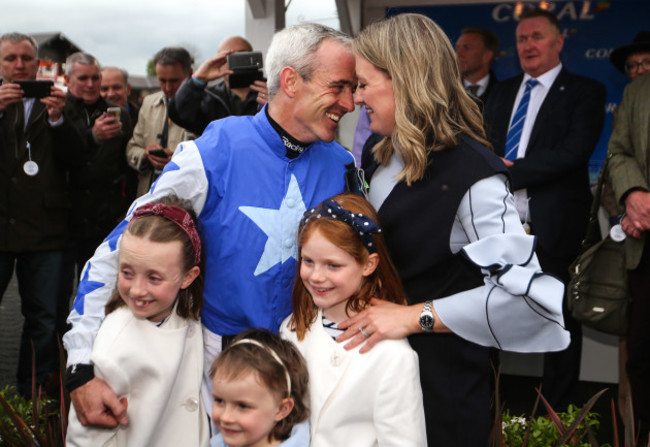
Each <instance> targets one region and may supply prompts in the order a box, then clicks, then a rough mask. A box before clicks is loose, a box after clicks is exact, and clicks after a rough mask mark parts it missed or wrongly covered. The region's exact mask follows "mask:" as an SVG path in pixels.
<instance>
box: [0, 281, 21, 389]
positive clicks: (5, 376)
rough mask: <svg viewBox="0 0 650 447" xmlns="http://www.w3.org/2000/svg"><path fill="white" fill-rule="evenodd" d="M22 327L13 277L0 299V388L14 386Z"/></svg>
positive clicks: (18, 298) (18, 299) (16, 286)
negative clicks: (0, 299)
mask: <svg viewBox="0 0 650 447" xmlns="http://www.w3.org/2000/svg"><path fill="white" fill-rule="evenodd" d="M22 327H23V316H22V315H21V313H20V297H19V296H18V283H17V282H16V278H15V277H14V278H13V279H12V280H11V282H10V283H9V287H8V288H7V291H6V292H5V294H4V297H2V301H0V388H4V387H5V386H6V385H13V386H16V367H17V366H18V344H19V341H20V332H21V330H22Z"/></svg>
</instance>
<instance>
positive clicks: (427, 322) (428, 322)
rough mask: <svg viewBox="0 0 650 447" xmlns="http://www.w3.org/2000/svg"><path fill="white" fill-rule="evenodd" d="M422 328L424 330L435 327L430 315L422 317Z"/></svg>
mask: <svg viewBox="0 0 650 447" xmlns="http://www.w3.org/2000/svg"><path fill="white" fill-rule="evenodd" d="M420 326H422V327H423V328H432V327H433V317H432V316H430V315H422V316H421V317H420Z"/></svg>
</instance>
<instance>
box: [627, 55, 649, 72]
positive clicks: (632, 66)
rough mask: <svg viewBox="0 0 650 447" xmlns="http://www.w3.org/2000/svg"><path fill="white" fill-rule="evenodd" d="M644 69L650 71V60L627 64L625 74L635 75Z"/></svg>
mask: <svg viewBox="0 0 650 447" xmlns="http://www.w3.org/2000/svg"><path fill="white" fill-rule="evenodd" d="M640 67H643V69H644V70H648V71H650V58H647V59H643V60H642V61H639V62H626V63H625V72H626V73H628V74H629V73H635V72H637V71H639V68H640Z"/></svg>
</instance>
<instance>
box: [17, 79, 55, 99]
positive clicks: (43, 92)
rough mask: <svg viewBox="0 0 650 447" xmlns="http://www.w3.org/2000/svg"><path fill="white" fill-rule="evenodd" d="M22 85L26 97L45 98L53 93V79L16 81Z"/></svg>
mask: <svg viewBox="0 0 650 447" xmlns="http://www.w3.org/2000/svg"><path fill="white" fill-rule="evenodd" d="M14 82H15V83H16V84H18V85H20V88H21V89H22V90H23V92H24V93H23V96H24V97H25V98H45V97H47V96H50V95H51V94H52V86H53V85H54V82H52V81H14Z"/></svg>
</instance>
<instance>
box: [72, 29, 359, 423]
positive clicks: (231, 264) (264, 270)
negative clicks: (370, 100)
mask: <svg viewBox="0 0 650 447" xmlns="http://www.w3.org/2000/svg"><path fill="white" fill-rule="evenodd" d="M266 60H267V75H268V91H269V98H268V104H267V105H266V106H265V107H264V108H263V109H262V110H261V111H260V112H259V113H258V114H257V115H255V116H241V117H229V118H224V119H222V120H218V121H214V122H212V123H211V124H210V125H209V126H208V127H207V128H206V130H205V132H204V133H203V135H202V137H201V138H199V139H197V140H195V141H187V142H184V143H181V144H180V145H179V147H178V149H177V150H176V152H175V153H174V156H173V158H172V160H171V162H170V163H168V164H167V166H166V167H165V170H164V171H163V173H162V175H161V176H160V177H159V178H158V180H157V181H156V182H155V183H154V184H153V185H152V187H151V190H150V192H149V193H148V194H146V195H144V196H142V197H140V198H139V199H137V200H136V201H135V202H134V204H133V205H132V206H131V208H130V211H129V214H128V215H127V217H126V219H125V220H124V222H122V223H121V224H120V225H118V226H117V227H116V228H115V230H113V232H112V233H111V234H110V235H109V236H108V237H107V238H106V239H105V240H104V242H103V243H102V244H101V245H100V246H99V247H98V249H97V251H96V252H95V255H94V256H93V257H92V258H91V259H90V260H89V261H88V263H87V264H86V266H85V268H84V270H83V273H82V278H81V280H80V284H79V290H78V293H77V297H76V299H75V302H74V306H73V310H72V312H71V314H70V317H69V319H68V321H69V322H70V323H71V324H72V329H71V330H70V331H69V332H68V333H67V334H66V335H65V337H64V345H65V348H66V350H67V352H68V371H67V374H66V385H67V387H68V389H69V390H70V392H71V398H72V402H73V404H74V407H75V409H76V412H77V415H78V417H79V419H80V421H81V422H82V424H83V425H90V426H98V427H115V426H117V424H126V423H128V418H127V414H126V405H125V404H126V402H124V400H122V401H120V400H118V398H117V396H116V395H115V393H114V392H113V391H112V390H111V389H110V388H109V387H108V385H106V383H105V382H103V381H102V380H101V379H99V378H96V377H94V374H93V367H92V365H91V364H90V354H91V350H92V346H93V340H94V337H95V334H96V333H97V330H98V328H99V326H100V324H101V322H102V319H103V317H104V305H105V304H106V301H107V300H108V298H109V296H110V295H111V293H112V291H113V289H114V287H115V283H116V278H117V272H118V248H119V238H120V236H121V234H122V232H123V230H124V228H125V227H126V225H127V223H128V220H129V219H130V218H131V215H132V213H133V210H134V209H135V208H137V207H138V206H140V205H142V204H144V203H147V202H151V201H153V200H156V199H158V198H160V197H162V196H165V195H168V194H171V193H174V194H176V195H177V196H179V197H181V198H184V199H187V200H190V201H191V202H192V204H193V207H194V210H195V211H196V213H197V215H198V218H199V219H198V223H199V232H200V234H201V237H202V239H203V246H204V247H205V253H206V258H205V272H206V275H205V277H206V281H205V287H204V294H203V298H204V302H203V311H202V317H201V318H202V323H203V326H204V341H205V349H204V351H205V352H204V354H205V355H204V364H205V366H206V368H205V369H206V373H205V374H206V377H207V373H208V369H209V367H210V365H211V363H212V361H213V359H214V358H215V357H216V355H217V354H218V353H219V352H220V351H221V349H222V346H224V345H225V344H226V343H227V342H228V341H229V340H230V338H231V336H234V335H236V334H237V333H239V332H241V331H242V330H244V329H247V328H250V327H265V328H268V329H270V330H272V331H274V332H277V330H278V328H279V326H280V323H281V322H282V320H283V319H284V318H285V317H286V316H287V315H289V314H290V313H291V290H292V287H293V281H294V276H295V271H296V264H297V262H296V260H297V250H296V245H295V240H296V237H295V236H296V231H297V227H298V222H299V220H300V218H301V217H302V214H303V212H304V211H305V210H306V209H307V208H310V207H312V206H315V205H317V204H318V203H320V202H321V201H322V200H324V199H326V198H328V197H330V196H333V195H335V194H337V193H339V192H341V191H343V190H344V187H345V179H344V176H345V171H346V168H345V165H346V164H349V163H353V158H352V155H351V154H350V153H349V152H347V151H346V150H345V149H344V148H343V147H341V146H340V145H338V144H337V143H335V142H333V140H334V137H335V132H336V129H337V126H338V123H339V120H340V119H341V117H343V115H345V114H346V113H347V112H350V111H352V110H353V109H354V103H353V98H352V93H353V88H354V86H355V85H356V78H355V75H354V68H355V67H354V56H353V54H352V50H351V47H350V41H349V38H348V37H347V36H345V35H344V34H342V33H340V32H338V31H335V30H332V29H330V28H327V27H324V26H321V25H315V24H302V25H298V26H295V27H291V28H288V29H285V30H282V31H280V32H278V33H276V35H275V36H274V38H273V40H272V42H271V46H270V47H269V50H268V54H267V57H266ZM134 342H135V341H134ZM204 382H206V383H209V379H208V380H205V381H204ZM204 392H205V393H209V390H207V389H206V390H204ZM205 397H207V398H208V399H210V395H209V394H207V395H206V394H204V398H205ZM207 402H209V400H208V401H207ZM208 408H210V406H208Z"/></svg>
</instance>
